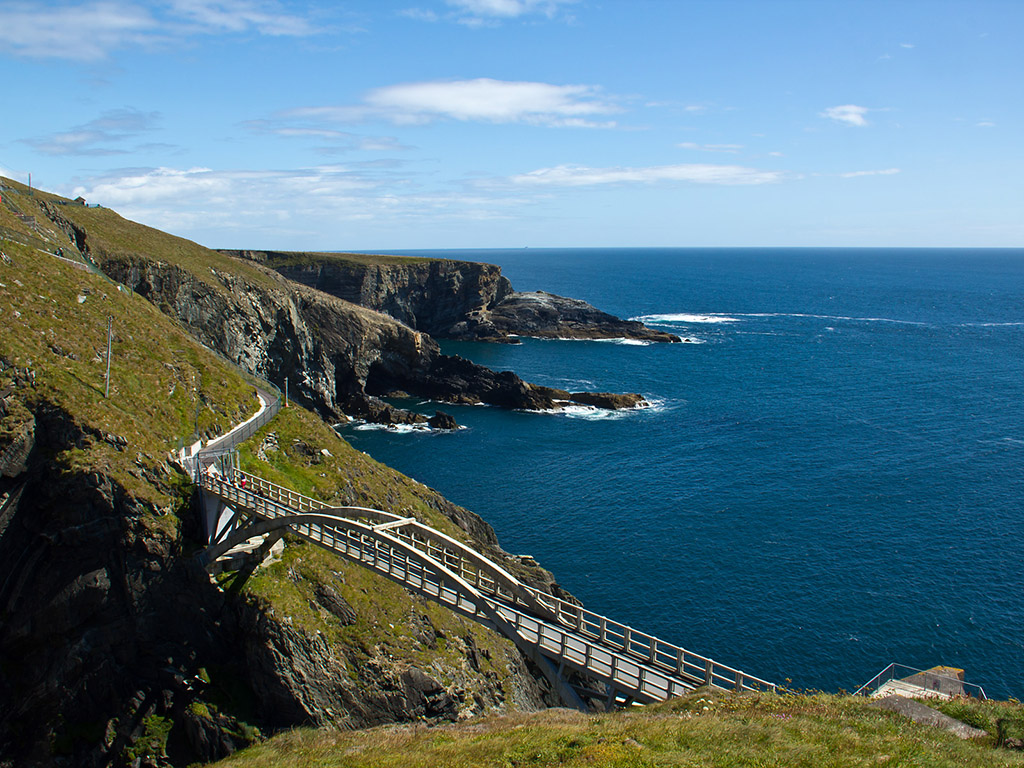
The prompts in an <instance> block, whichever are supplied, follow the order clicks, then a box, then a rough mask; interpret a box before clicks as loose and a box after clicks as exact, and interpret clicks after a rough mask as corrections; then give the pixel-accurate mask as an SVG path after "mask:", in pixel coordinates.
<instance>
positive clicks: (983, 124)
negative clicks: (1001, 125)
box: [974, 120, 996, 128]
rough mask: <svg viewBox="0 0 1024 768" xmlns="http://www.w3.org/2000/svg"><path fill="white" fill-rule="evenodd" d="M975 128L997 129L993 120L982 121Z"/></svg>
mask: <svg viewBox="0 0 1024 768" xmlns="http://www.w3.org/2000/svg"><path fill="white" fill-rule="evenodd" d="M974 127H975V128H995V127H996V124H995V123H993V122H992V121H991V120H981V121H980V122H977V123H975V124H974Z"/></svg>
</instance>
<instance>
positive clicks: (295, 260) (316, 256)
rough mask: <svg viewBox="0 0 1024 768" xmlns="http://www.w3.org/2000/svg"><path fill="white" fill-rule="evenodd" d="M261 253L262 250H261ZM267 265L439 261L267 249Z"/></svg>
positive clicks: (369, 264)
mask: <svg viewBox="0 0 1024 768" xmlns="http://www.w3.org/2000/svg"><path fill="white" fill-rule="evenodd" d="M261 253H262V251H261ZM266 255H267V266H268V267H272V268H273V269H278V268H279V267H304V266H308V265H310V264H322V263H324V262H332V261H333V262H341V263H344V264H354V265H358V266H385V267H390V266H408V265H410V264H428V263H430V262H432V261H441V259H433V258H430V257H428V256H392V255H389V254H383V253H347V252H340V251H339V252H334V251H267V252H266Z"/></svg>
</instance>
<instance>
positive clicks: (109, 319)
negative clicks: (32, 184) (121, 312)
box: [30, 177, 114, 398]
mask: <svg viewBox="0 0 1024 768" xmlns="http://www.w3.org/2000/svg"><path fill="white" fill-rule="evenodd" d="M30 178H31V177H30ZM113 328H114V316H113V315H109V316H108V317H107V375H106V377H105V378H106V380H107V386H106V389H105V390H104V392H103V397H105V398H106V397H110V347H111V342H112V341H113V339H114V333H113Z"/></svg>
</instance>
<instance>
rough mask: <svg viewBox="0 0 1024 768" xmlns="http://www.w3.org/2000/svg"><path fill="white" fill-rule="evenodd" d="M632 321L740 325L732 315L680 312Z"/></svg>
mask: <svg viewBox="0 0 1024 768" xmlns="http://www.w3.org/2000/svg"><path fill="white" fill-rule="evenodd" d="M629 319H630V320H636V321H637V322H640V323H650V324H652V325H658V324H661V325H672V324H674V323H685V324H687V325H691V324H694V323H710V324H717V323H738V322H740V320H739V318H738V317H732V316H730V315H718V314H706V315H694V314H689V313H686V312H679V313H675V314H667V315H640V316H639V317H631V318H629Z"/></svg>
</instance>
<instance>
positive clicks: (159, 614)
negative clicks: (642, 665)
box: [0, 182, 555, 768]
mask: <svg viewBox="0 0 1024 768" xmlns="http://www.w3.org/2000/svg"><path fill="white" fill-rule="evenodd" d="M5 183H6V182H5ZM9 196H10V198H13V199H14V203H15V204H16V205H18V206H19V207H21V208H23V209H24V213H23V215H25V216H26V217H27V216H29V214H30V213H31V215H32V216H35V217H36V219H35V222H36V223H35V224H34V226H33V227H32V228H31V229H30V228H28V227H26V226H23V225H24V221H23V220H21V219H18V218H16V217H15V216H14V215H13V213H9V212H8V210H7V209H6V208H4V209H0V227H3V228H4V229H3V230H2V231H0V323H2V324H3V326H4V333H3V334H0V765H2V766H5V768H6V766H8V765H11V766H13V765H18V766H21V765H26V766H33V765H62V764H63V765H76V766H77V765H81V766H92V765H108V764H112V765H128V764H133V763H134V764H138V763H137V762H136V760H137V759H138V760H141V761H142V762H143V764H146V765H161V766H165V765H187V764H190V763H194V762H195V761H206V760H210V759H214V758H216V757H220V756H223V755H225V754H227V753H229V752H230V751H232V750H233V749H235V748H236V747H237V746H240V745H243V744H245V743H248V742H250V741H252V740H253V739H254V738H256V737H257V734H258V730H257V729H262V730H264V731H265V732H266V731H273V730H276V729H279V728H287V727H292V726H295V725H298V724H302V723H336V724H338V725H341V726H343V727H357V726H361V725H374V724H379V723H383V722H392V721H396V720H408V719H410V718H417V717H420V716H423V717H428V718H437V717H442V718H458V717H463V716H467V715H470V714H474V713H476V712H480V711H485V710H488V709H494V708H500V709H509V708H512V709H514V708H517V707H518V708H531V707H537V706H543V704H544V696H545V691H544V689H543V687H542V686H541V685H539V684H538V683H537V682H536V681H535V680H534V678H533V676H532V675H531V673H530V671H529V669H528V665H527V664H526V662H525V661H524V660H523V658H522V657H521V655H520V654H519V653H518V651H516V650H515V649H514V647H513V646H512V645H511V644H510V643H508V642H507V641H505V640H503V639H502V638H500V637H499V636H497V635H495V634H494V633H493V632H490V631H489V630H487V629H485V628H484V627H481V626H479V625H477V624H473V623H471V622H468V621H466V620H463V619H461V618H459V617H458V616H455V615H454V614H452V613H450V612H448V611H445V610H443V609H440V608H439V607H436V606H433V605H430V604H427V603H426V602H424V601H423V600H420V599H417V598H413V597H411V596H410V595H409V594H407V593H405V592H404V591H403V590H400V589H398V588H397V587H395V586H394V585H391V584H390V583H384V582H382V581H381V580H380V579H379V578H378V577H376V576H374V575H373V574H371V573H370V572H368V571H365V570H363V569H360V568H358V567H356V566H353V565H350V564H346V563H344V562H342V561H340V560H337V559H334V558H329V557H328V556H327V555H325V554H324V553H322V552H320V551H319V550H313V549H311V548H309V547H307V546H305V545H302V544H298V543H296V542H288V544H287V546H286V549H285V558H284V560H282V561H281V562H280V563H278V564H276V565H275V566H272V567H270V568H268V569H267V570H265V571H263V572H260V573H259V574H258V575H257V576H256V577H255V578H253V579H251V580H250V581H248V582H246V583H244V584H242V583H239V584H232V585H228V584H221V585H217V584H214V583H212V582H211V581H210V579H209V577H208V576H207V574H206V573H205V571H203V570H202V569H200V568H197V567H196V566H195V564H194V560H193V555H194V554H195V553H196V551H197V548H198V547H199V542H198V541H197V534H198V531H197V530H196V529H197V528H198V525H197V520H196V516H195V515H194V512H193V510H192V508H191V498H192V496H191V488H190V485H189V481H188V478H185V477H183V476H182V475H181V474H180V473H179V472H177V471H176V470H175V469H174V468H173V467H172V466H171V465H170V464H169V463H168V462H167V460H166V456H167V452H168V450H169V449H170V448H172V447H174V445H175V444H176V443H180V441H181V440H182V439H185V440H187V441H189V442H190V441H191V440H193V439H195V437H197V436H199V435H203V436H211V435H216V434H219V433H221V432H223V431H224V430H225V429H227V428H228V427H229V426H230V425H231V424H233V423H236V422H238V421H240V420H241V419H243V418H245V416H246V415H248V414H249V413H251V412H252V411H253V409H254V408H255V407H256V402H255V399H254V397H253V383H252V382H251V380H249V379H247V378H245V377H244V376H243V375H242V373H241V371H240V370H239V369H237V368H236V367H233V366H231V365H230V364H228V363H227V362H226V361H225V360H223V359H222V358H219V357H217V356H216V355H215V354H213V353H212V352H211V351H210V350H209V349H206V348H204V347H203V346H201V345H200V344H199V343H197V342H196V341H195V340H194V339H193V338H192V336H190V335H189V334H188V333H186V332H185V331H184V329H183V328H182V326H181V325H180V324H179V322H178V321H177V319H176V316H175V317H173V318H172V317H170V316H169V315H170V314H171V313H167V314H165V313H162V312H161V311H159V309H158V308H157V307H156V306H155V305H154V304H152V303H151V302H150V301H148V300H145V299H144V298H143V297H142V296H140V295H138V294H137V293H134V292H132V291H129V290H126V289H124V288H123V287H122V286H120V285H118V284H117V283H114V282H112V281H111V280H110V279H108V278H107V277H104V276H103V275H101V274H98V273H96V272H94V271H90V270H88V269H87V268H86V265H85V264H84V263H82V262H78V263H77V264H76V263H72V262H70V261H68V260H66V259H62V258H58V257H57V256H56V255H51V254H55V252H56V250H57V247H58V246H57V243H62V244H65V245H63V246H62V247H66V248H67V249H68V250H69V251H70V250H71V248H72V246H71V239H72V238H73V237H74V236H75V234H76V233H77V234H78V236H79V237H80V238H81V243H82V249H83V250H84V251H85V252H90V248H89V246H88V245H87V241H88V240H89V239H91V238H93V237H95V238H96V239H97V240H101V239H102V238H100V237H99V235H98V231H97V230H96V229H93V228H90V227H89V226H86V225H84V224H82V223H76V224H75V225H74V228H72V229H71V233H69V231H68V230H66V229H64V228H63V227H59V228H54V227H51V226H50V225H49V224H48V222H50V221H52V219H50V218H49V215H50V214H48V213H46V211H45V209H44V206H43V204H44V203H46V204H47V205H50V206H51V207H54V210H58V208H56V207H55V206H61V205H62V203H61V201H58V200H57V199H55V198H52V197H51V196H47V195H46V194H45V193H42V192H39V191H36V192H35V195H34V196H33V197H28V196H27V194H25V193H24V192H22V193H21V194H18V193H11V192H10V191H9V190H8V189H5V191H4V198H5V200H7V199H9ZM64 204H66V203H64ZM85 210H86V209H81V211H82V212H83V213H84V212H85ZM98 213H102V212H98ZM105 215H106V214H105ZM109 215H110V216H112V217H113V214H109ZM62 220H64V221H70V219H62ZM111 221H112V222H113V223H114V224H115V225H116V224H117V223H118V221H119V220H118V219H117V218H111ZM131 232H132V234H133V237H136V238H138V240H136V242H135V243H134V244H133V247H132V249H131V251H132V252H133V253H138V252H143V253H145V252H153V251H155V252H160V251H161V250H162V249H164V248H168V247H171V246H173V247H175V248H179V249H184V252H182V253H178V256H179V257H180V258H181V259H183V260H185V261H187V260H188V258H189V257H190V253H189V252H188V251H187V248H189V247H191V246H188V244H183V243H182V242H181V241H178V240H177V239H174V238H170V239H168V240H165V241H164V242H160V238H161V235H160V234H151V235H150V234H147V233H146V232H145V231H142V230H138V229H132V230H131ZM147 237H153V238H154V239H155V240H156V242H147V241H146V239H145V238H147ZM162 237H164V238H169V236H162ZM168 244H170V245H168ZM196 248H198V246H196ZM78 252H79V251H78V250H77V248H76V249H75V254H76V255H77V253H78ZM95 253H96V256H97V257H98V259H97V260H99V258H104V257H102V254H100V253H99V252H95ZM69 255H70V254H69ZM124 256H125V257H126V261H125V262H124V263H126V264H129V265H130V264H132V263H133V262H132V261H131V258H130V254H124ZM199 258H201V259H202V260H201V261H200V262H199V264H198V265H197V266H196V269H206V270H208V271H209V270H210V269H211V268H212V269H218V268H219V267H220V266H221V265H220V264H219V263H218V262H213V263H212V264H211V263H210V262H207V261H205V254H202V253H200V254H199ZM153 261H154V262H156V261H159V259H154V260H153ZM225 263H228V262H225ZM139 270H140V274H141V273H142V272H144V271H145V270H144V268H143V267H141V266H140V267H139ZM184 272H186V273H188V274H191V270H184ZM175 274H176V273H174V272H173V270H171V269H170V265H169V264H168V263H167V262H166V261H165V262H164V263H163V266H162V267H161V268H160V269H155V270H154V271H153V272H152V273H150V277H152V278H153V280H154V281H163V280H165V279H166V278H167V277H168V276H169V275H175ZM211 274H213V273H211ZM265 277H266V276H264V275H262V273H259V272H252V273H249V274H248V275H247V277H246V278H245V280H246V284H247V285H254V286H257V287H258V289H259V290H264V291H272V290H274V289H275V285H276V282H275V281H277V280H280V278H278V277H273V279H272V280H270V279H265ZM172 283H173V281H168V285H171V284H172ZM228 283H229V285H231V286H232V288H231V289H230V290H234V289H235V288H237V286H238V284H234V283H231V282H230V280H229V281H228ZM138 284H139V285H140V286H145V285H146V284H147V283H146V282H145V281H144V280H143V281H140V282H139V283H138ZM217 284H218V283H217V281H216V280H211V281H210V283H208V284H205V285H202V284H200V283H199V282H190V281H189V280H188V279H187V275H185V276H183V277H182V280H181V281H180V282H177V283H173V285H176V286H177V289H179V290H180V291H182V292H193V293H194V295H191V296H190V298H189V299H188V300H187V301H186V300H184V299H182V300H181V306H182V307H183V308H187V309H188V310H189V311H190V312H193V313H194V319H195V327H206V328H207V329H208V331H209V333H210V334H211V338H214V339H216V338H220V339H222V340H228V339H231V338H233V337H232V332H229V331H230V325H229V328H228V330H223V331H222V336H220V337H218V336H216V333H217V328H216V326H217V323H216V321H215V320H214V319H213V318H214V316H215V314H216V312H215V310H216V309H217V307H218V306H220V307H221V308H223V306H229V307H231V308H234V307H235V306H236V305H218V303H217V302H220V301H223V298H222V297H221V296H219V295H216V296H215V295H214V294H215V293H217V292H216V291H214V287H215V286H216V285H217ZM161 285H162V283H161ZM221 285H222V291H223V292H224V293H227V292H229V288H227V287H224V286H223V284H221ZM154 290H156V286H155V282H154ZM160 290H167V291H168V293H167V294H166V296H167V297H168V298H170V297H173V296H174V295H176V294H175V292H173V291H170V289H169V288H168V287H161V289H160ZM253 290H256V288H254V289H253ZM154 295H157V296H159V295H160V294H159V293H157V294H154ZM314 301H315V300H314ZM332 301H333V300H332ZM300 305H301V302H300V301H297V302H296V303H295V304H293V305H289V304H285V305H284V307H283V308H282V307H278V308H276V310H275V311H284V310H288V309H289V308H290V307H294V311H295V312H296V313H297V314H298V315H299V316H302V311H303V310H302V308H301V306H300ZM241 306H242V300H239V303H238V305H237V307H239V308H240V307H241ZM254 311H255V310H254ZM359 312H360V313H366V314H370V315H373V314H374V313H367V312H366V311H365V310H359ZM203 317H205V318H206V321H202V320H200V318H203ZM259 317H260V315H259V314H258V313H256V314H253V315H247V316H245V317H244V318H243V322H244V321H245V320H250V321H255V320H258V319H259ZM358 319H359V317H358V316H356V318H355V319H352V320H351V322H353V323H355V322H357V321H358ZM221 320H222V323H227V322H228V320H227V319H226V318H223V317H222V318H221ZM108 321H109V322H110V325H109V327H110V328H111V334H110V336H109V337H108ZM204 322H205V325H204ZM388 323H389V324H391V325H395V326H398V325H399V324H397V323H395V322H394V321H392V320H388ZM389 328H390V326H389ZM307 330H309V329H307ZM390 332H391V331H389V330H379V331H374V330H370V331H368V332H367V333H368V334H369V335H371V336H372V334H373V333H380V334H382V335H386V334H387V333H390ZM309 333H310V335H311V336H315V334H316V333H317V332H316V331H315V330H309ZM395 333H398V331H395ZM405 333H407V334H414V333H415V332H412V331H409V330H408V329H407V330H406V331H405ZM108 338H109V342H110V346H109V349H110V350H111V351H110V354H109V355H108V352H107V349H108ZM401 338H403V339H406V341H407V342H408V343H413V336H411V335H410V336H402V337H401ZM243 340H244V339H243ZM396 343H398V342H396ZM384 347H386V345H384ZM243 348H244V349H248V348H246V347H243ZM258 349H259V348H258V347H257V348H255V349H254V350H253V351H252V354H255V353H256V351H258ZM108 363H109V371H110V376H109V378H107V377H106V371H107V370H108ZM382 367H384V368H385V369H388V368H387V365H384V364H382ZM369 368H372V364H370V365H368V369H369ZM389 370H390V369H389ZM367 375H368V376H369V371H367ZM371 378H372V377H371ZM314 391H315V390H314ZM267 429H268V430H271V429H272V430H273V440H272V439H271V434H270V432H269V431H267V432H265V433H261V434H259V435H257V436H256V440H257V441H258V442H257V443H256V445H255V446H253V447H252V448H248V449H247V450H248V451H249V453H250V454H251V455H250V456H248V457H247V458H246V461H252V462H254V463H255V465H256V466H259V467H261V471H266V472H267V473H269V474H271V475H272V476H274V477H278V478H280V479H288V480H289V481H290V482H291V481H294V482H295V483H296V484H298V485H299V486H300V487H301V488H302V489H303V490H306V491H307V492H311V493H314V494H315V495H317V496H318V497H320V498H323V499H325V500H328V501H333V502H334V503H338V504H342V503H344V504H356V505H363V506H373V507H381V508H385V509H395V510H401V511H402V512H403V514H407V515H410V516H414V517H416V518H417V519H422V520H424V521H426V522H428V523H429V524H430V525H433V526H435V527H439V528H441V529H442V530H444V531H445V532H446V533H447V534H448V535H450V536H454V537H457V538H460V539H462V540H464V541H467V542H471V543H473V544H474V546H478V547H480V548H482V549H483V550H484V551H488V552H490V553H492V554H493V555H494V556H495V557H498V558H499V559H507V556H506V555H505V554H504V553H502V552H501V551H500V549H499V548H498V547H497V541H496V539H495V537H494V532H493V530H491V528H490V526H488V525H487V524H486V523H485V522H484V521H482V520H481V519H480V518H479V517H478V516H476V515H474V514H473V513H472V512H470V511H468V510H464V509H461V508H459V507H457V506H455V505H454V504H451V503H450V502H448V501H447V500H445V499H443V498H442V497H441V496H440V495H438V494H437V493H436V492H434V491H432V490H430V489H428V488H426V487H424V486H422V485H420V484H419V483H415V482H413V481H412V480H409V479H408V478H404V477H402V476H401V475H399V474H398V473H396V472H394V471H392V470H390V469H388V468H387V467H383V466H382V465H379V464H377V463H376V462H374V461H372V460H371V459H369V458H368V457H366V456H365V455H364V454H362V453H360V452H358V451H355V450H354V449H352V448H351V447H350V446H348V444H347V443H345V442H344V441H343V440H342V439H341V438H340V437H338V435H337V434H336V433H335V432H334V431H333V430H331V429H330V428H329V426H328V425H326V424H324V423H323V422H322V421H321V420H320V419H318V418H316V417H315V416H314V415H313V414H312V413H310V412H309V411H306V410H303V409H302V408H298V407H292V408H289V409H287V411H286V412H284V413H283V415H282V416H279V418H278V419H275V421H274V422H273V423H272V425H270V427H268V428H267ZM300 435H301V438H300V437H299V436H300ZM271 446H274V448H273V449H272V447H271ZM261 452H262V454H263V455H264V456H265V457H266V458H265V459H263V458H260V457H259V455H258V454H260V453H261ZM274 473H277V474H274ZM508 566H509V567H510V568H513V569H517V572H519V573H520V574H521V575H522V576H524V577H527V578H529V579H530V581H531V582H532V583H534V584H536V585H538V586H541V587H545V588H548V589H552V590H555V587H554V585H553V584H552V582H551V577H550V574H547V573H546V572H544V571H543V570H542V569H539V568H527V567H525V566H522V565H521V564H518V563H516V562H515V561H514V560H511V559H508ZM224 587H227V588H224ZM396 628H397V629H396Z"/></svg>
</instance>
